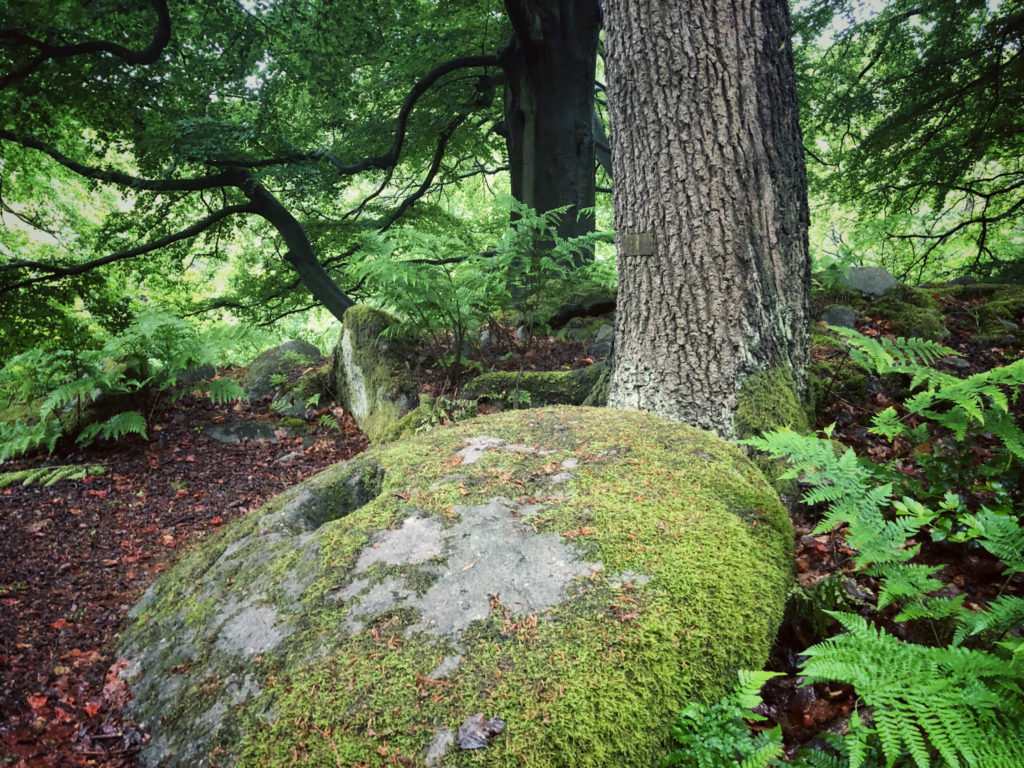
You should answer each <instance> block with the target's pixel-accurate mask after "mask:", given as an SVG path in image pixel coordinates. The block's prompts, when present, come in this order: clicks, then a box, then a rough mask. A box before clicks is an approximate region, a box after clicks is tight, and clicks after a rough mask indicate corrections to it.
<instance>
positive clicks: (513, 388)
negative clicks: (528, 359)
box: [461, 363, 607, 407]
mask: <svg viewBox="0 0 1024 768" xmlns="http://www.w3.org/2000/svg"><path fill="white" fill-rule="evenodd" d="M606 368H607V366H606V364H604V363H595V364H594V365H588V366H585V367H583V368H574V369H572V370H568V371H491V372H490V373H483V374H481V375H479V376H477V377H476V378H475V379H472V380H471V381H469V382H467V383H466V385H465V386H464V387H463V388H462V392H461V395H462V397H463V398H467V399H481V398H482V399H485V400H491V401H494V402H501V403H504V404H507V405H513V406H534V407H536V406H542V405H580V404H581V403H583V401H584V400H586V399H587V395H589V394H590V392H591V390H593V388H594V385H595V384H596V383H597V382H598V379H600V378H601V374H602V373H603V372H604V371H605V370H606Z"/></svg>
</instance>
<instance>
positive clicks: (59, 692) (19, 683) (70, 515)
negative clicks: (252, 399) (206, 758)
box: [0, 397, 366, 768]
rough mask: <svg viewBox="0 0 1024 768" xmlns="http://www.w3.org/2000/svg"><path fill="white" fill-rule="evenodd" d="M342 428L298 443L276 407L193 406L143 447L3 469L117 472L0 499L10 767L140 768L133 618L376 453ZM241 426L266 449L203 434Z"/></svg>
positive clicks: (137, 441)
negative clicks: (173, 573) (209, 541)
mask: <svg viewBox="0 0 1024 768" xmlns="http://www.w3.org/2000/svg"><path fill="white" fill-rule="evenodd" d="M339 410H340V409H339ZM338 423H339V427H340V428H339V429H335V428H333V427H325V426H321V425H319V424H318V423H316V422H314V423H312V424H310V425H309V427H308V429H307V430H301V431H300V432H301V433H298V432H296V430H295V428H294V426H290V427H283V426H282V421H281V420H280V419H279V417H277V416H276V415H275V414H273V413H271V412H270V410H269V408H268V406H267V404H266V403H257V404H252V405H250V404H238V405H233V406H231V405H224V406H215V405H212V404H211V403H210V402H209V401H208V400H205V399H194V398H190V397H187V398H183V399H181V400H179V401H177V402H176V403H174V404H173V405H171V406H170V407H168V408H167V409H165V410H164V411H163V412H161V413H158V414H157V415H156V417H155V419H154V422H153V424H152V426H151V439H150V440H149V441H148V442H147V441H144V440H142V439H141V438H137V437H134V436H133V437H129V438H125V439H122V440H120V441H118V442H117V443H113V444H99V443H97V444H94V445H93V446H90V447H89V448H87V449H80V450H72V451H69V452H65V453H60V452H58V454H56V455H54V456H51V457H47V458H45V460H43V459H41V458H37V459H35V460H26V461H22V462H12V463H11V466H10V467H5V469H21V468H24V467H29V466H37V465H41V464H43V463H48V464H68V463H76V464H90V465H102V466H103V467H105V468H106V471H105V473H104V474H102V475H96V476H87V477H85V478H84V479H83V480H80V481H71V480H65V481H61V482H58V483H56V484H55V485H53V486H51V487H49V488H45V487H40V486H38V485H30V486H27V487H26V486H22V485H21V484H20V483H17V484H15V485H12V486H9V487H7V488H4V489H2V490H0V563H2V564H3V566H2V568H0V617H2V620H0V765H9V764H11V763H12V762H13V764H15V765H17V766H26V767H28V766H33V767H34V766H109V767H111V768H112V767H113V766H130V765H134V764H135V760H134V755H135V753H136V752H137V750H138V746H139V744H140V743H141V741H142V739H143V735H142V734H141V733H139V732H138V731H137V730H136V729H135V727H134V726H133V725H132V724H131V723H129V722H126V721H125V720H124V719H123V718H122V716H121V709H122V707H123V706H124V704H125V701H126V691H125V690H124V684H123V683H122V682H121V681H120V679H119V678H118V677H117V673H116V669H117V668H116V662H117V659H116V657H115V648H114V646H115V644H116V643H115V639H116V636H117V633H118V632H119V631H120V629H121V628H122V627H123V625H124V621H125V617H126V614H127V612H128V610H129V609H130V607H131V606H132V604H133V603H134V602H135V601H136V600H137V599H138V598H139V596H140V595H141V594H142V592H143V591H144V590H145V589H146V587H148V586H149V584H150V583H151V582H152V581H153V580H154V579H155V578H156V576H157V574H159V573H160V572H161V571H163V570H165V569H166V568H167V567H168V566H169V565H170V564H171V563H172V562H173V561H174V559H175V557H176V556H177V555H178V553H179V552H180V551H182V550H183V549H185V548H187V547H189V546H191V545H193V544H195V543H196V542H197V541H198V540H200V539H202V538H203V537H204V536H206V535H207V534H209V533H210V532H211V531H213V530H216V529H217V528H218V527H219V526H221V525H224V524H226V523H228V522H230V521H231V520H233V519H235V518H237V517H241V516H243V515H245V514H246V513H248V512H249V511H251V510H254V509H257V508H258V507H259V506H260V505H261V504H263V502H264V501H266V500H267V499H269V498H270V497H272V496H273V495H275V494H277V493H279V492H280V491H282V490H284V489H285V488H287V487H288V486H290V485H294V484H295V483H298V482H300V481H302V480H304V479H305V478H307V477H309V476H310V475H312V474H313V473H315V472H317V471H319V470H321V469H323V468H324V467H326V466H328V465H330V464H333V463H335V462H337V461H340V460H342V459H346V458H349V457H351V456H353V455H355V454H356V453H359V452H360V451H362V450H365V448H366V438H365V437H364V436H363V434H362V432H360V431H359V428H358V427H357V426H356V425H355V422H353V421H352V419H351V418H350V417H348V416H347V415H341V418H340V419H339V420H338ZM237 424H242V425H245V427H246V428H249V429H257V430H258V431H259V434H260V437H261V438H263V439H253V440H245V441H242V442H239V443H237V444H233V445H232V444H224V443H222V442H218V441H215V440H214V439H212V438H211V437H209V436H208V434H207V433H206V431H205V429H206V428H208V427H209V425H218V426H220V427H222V428H223V427H225V426H228V427H230V426H231V425H237ZM260 427H262V429H259V428H260Z"/></svg>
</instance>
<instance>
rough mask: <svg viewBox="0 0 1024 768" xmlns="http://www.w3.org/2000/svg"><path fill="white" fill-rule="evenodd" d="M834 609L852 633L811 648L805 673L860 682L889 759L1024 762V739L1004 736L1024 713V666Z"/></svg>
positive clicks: (924, 763) (925, 765)
mask: <svg viewBox="0 0 1024 768" xmlns="http://www.w3.org/2000/svg"><path fill="white" fill-rule="evenodd" d="M833 616H834V618H835V619H836V620H837V621H839V623H840V624H841V625H842V626H843V627H844V629H845V630H846V632H844V633H843V634H841V635H838V636H837V637H834V638H830V639H828V640H825V641H824V642H822V643H819V644H817V645H815V646H812V647H811V648H808V649H807V650H806V651H805V652H804V655H805V657H806V661H805V662H804V664H803V667H802V669H801V673H802V674H803V676H804V677H805V679H806V680H807V682H809V683H815V682H839V683H845V684H848V685H852V686H853V687H854V689H855V690H856V691H857V695H858V696H860V698H861V699H862V700H863V701H864V703H865V704H866V705H867V706H868V707H870V708H871V711H872V718H873V721H874V730H875V733H876V734H877V737H878V740H879V743H880V744H881V748H882V751H883V752H884V754H885V758H886V761H887V764H888V765H892V764H894V763H895V762H896V760H897V759H899V758H900V757H902V756H905V755H906V756H909V757H910V758H911V759H912V760H913V762H914V764H915V765H917V766H918V767H919V768H929V767H930V766H931V765H932V756H933V754H938V755H939V756H940V757H941V758H942V760H943V761H945V764H946V765H949V766H954V767H955V766H961V765H967V766H975V765H982V764H985V765H992V766H1005V767H1006V768H1011V767H1012V766H1020V765H1022V764H1024V762H1022V761H1024V743H1016V744H1015V743H1012V742H1008V741H1006V739H1007V736H1008V734H1009V732H1010V731H1011V729H1012V728H1014V727H1016V726H1015V724H1016V723H1017V722H1018V721H1019V718H1020V717H1021V716H1022V715H1024V696H1022V693H1021V683H1024V668H1022V667H1021V665H1019V664H1015V663H1013V662H1011V661H1007V660H1006V659H1003V658H1001V657H999V656H996V655H994V654H991V653H986V652H983V651H976V650H969V649H966V648H957V647H950V648H930V647H926V646H922V645H915V644H912V643H905V642H903V641H901V640H899V639H897V638H895V637H893V636H892V635H889V634H887V633H886V632H884V631H882V630H880V629H877V628H876V627H874V626H872V625H871V624H869V623H868V622H867V621H865V620H864V619H863V618H862V617H860V616H857V615H854V614H846V613H835V614H833ZM983 759H984V761H985V762H984V763H983V762H982V760H983ZM851 765H853V762H852V761H851Z"/></svg>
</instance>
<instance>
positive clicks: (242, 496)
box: [0, 298, 1024, 768]
mask: <svg viewBox="0 0 1024 768" xmlns="http://www.w3.org/2000/svg"><path fill="white" fill-rule="evenodd" d="M941 307H942V311H943V314H944V316H945V321H946V325H947V327H948V328H949V329H950V331H951V336H950V338H949V339H947V340H946V342H945V343H946V344H948V345H949V346H951V347H953V348H954V349H956V350H957V351H958V352H959V353H960V354H961V356H962V357H961V359H960V360H957V361H953V360H951V361H949V362H948V363H945V365H948V366H949V367H950V370H951V372H955V373H957V374H958V375H968V374H970V373H972V372H975V371H979V370H985V369H988V368H990V367H993V366H995V365H1000V364H1005V363H1008V362H1011V361H1012V360H1015V359H1019V358H1020V357H1021V355H1022V354H1024V349H1022V348H1021V347H1020V346H1019V344H1018V345H1017V346H1014V345H1013V344H1009V345H1006V346H999V345H993V344H991V343H988V342H985V343H982V342H980V341H978V340H976V338H975V336H974V328H975V327H976V324H975V323H973V322H972V317H973V315H972V307H971V305H970V301H969V300H959V299H953V298H947V299H944V300H943V301H942V304H941ZM858 328H859V330H861V331H862V332H864V333H867V334H869V335H885V334H889V333H891V331H892V329H891V327H889V323H888V321H887V320H885V319H883V318H873V317H871V316H870V314H869V315H868V316H865V317H862V318H861V319H860V320H859V321H858ZM494 334H495V338H496V344H495V347H494V350H493V352H492V354H491V356H490V358H489V359H481V360H480V361H479V362H480V363H481V365H482V366H486V367H487V368H493V369H502V368H504V369H515V368H520V369H532V370H545V369H547V370H550V369H553V368H567V367H578V366H580V365H585V364H587V363H589V362H592V360H590V359H589V358H587V357H586V354H585V352H584V350H583V346H582V345H580V344H579V343H576V342H567V341H562V340H557V339H554V338H544V339H539V340H536V341H535V342H534V343H532V344H530V345H529V346H527V347H525V348H524V347H522V346H521V345H518V344H517V343H516V341H515V339H514V331H513V329H494ZM1018 338H1020V336H1018ZM836 354H837V353H836V350H834V349H830V348H826V347H816V348H815V349H814V356H815V358H816V359H817V360H819V361H822V360H824V361H826V362H827V361H828V360H829V358H830V357H831V356H834V355H836ZM441 375H442V374H441V372H439V371H437V372H433V373H432V374H431V372H427V375H426V376H425V377H424V382H423V388H424V390H425V391H434V392H440V391H441V390H443V389H445V388H446V387H445V383H444V382H441V380H440V377H441ZM434 379H436V381H435V380H434ZM825 391H826V392H827V395H826V397H825V398H824V399H823V400H822V402H820V403H818V408H817V423H818V426H824V425H826V424H831V423H835V424H836V431H835V434H834V436H835V437H836V438H837V439H839V440H841V441H843V442H844V443H846V444H847V445H850V446H852V447H854V448H855V449H856V450H857V452H858V453H859V454H861V455H866V456H872V457H874V458H877V459H879V460H890V459H893V458H894V456H893V450H894V449H893V448H892V447H891V446H889V445H888V444H887V443H885V442H884V441H883V440H881V439H879V438H876V437H874V436H873V435H871V434H870V433H869V432H868V429H867V428H868V426H869V424H870V420H871V417H872V415H873V414H874V413H876V412H877V411H880V410H882V409H883V408H885V407H887V406H888V405H890V404H892V403H893V402H895V401H898V399H899V398H900V396H901V394H902V393H900V392H898V391H893V390H891V389H890V388H889V386H888V384H887V383H886V382H883V381H881V380H871V381H870V382H869V383H868V386H867V388H866V390H865V391H864V392H863V393H862V396H860V397H857V398H853V399H850V398H848V397H846V396H845V395H847V394H848V393H846V392H844V390H843V389H842V388H841V387H838V386H837V387H834V388H826V390H825ZM322 415H332V416H333V417H334V419H333V423H332V420H331V419H325V420H321V419H320V418H319V416H322ZM240 423H244V424H246V425H250V426H249V427H248V428H249V429H250V430H251V435H252V439H245V440H241V441H240V442H237V443H234V444H225V443H223V442H220V441H217V440H214V439H212V437H211V436H210V434H209V430H210V429H211V428H217V427H218V426H219V427H225V426H227V427H231V426H232V425H237V424H240ZM335 424H336V426H335ZM252 425H255V426H252ZM365 448H366V439H365V437H364V436H363V435H362V433H361V432H360V431H359V429H358V427H357V426H356V425H355V423H354V421H353V420H352V419H351V418H350V417H349V416H347V415H346V414H344V412H343V411H342V410H341V409H338V408H335V409H333V410H329V409H326V408H324V409H319V411H318V412H316V413H310V414H307V419H306V423H305V425H304V426H299V425H297V424H296V420H295V419H292V420H289V421H288V422H287V423H286V422H285V421H284V420H282V419H281V418H280V416H279V415H278V414H275V413H274V412H272V411H271V409H270V407H269V403H268V402H256V403H242V404H235V405H222V406H216V405H213V404H211V403H210V402H208V401H206V400H201V399H195V398H191V397H185V398H182V399H180V400H178V401H176V402H174V403H173V404H169V405H168V406H166V407H165V408H164V409H163V410H162V411H160V412H158V413H157V414H156V415H155V417H154V420H153V428H152V430H151V435H150V440H148V441H144V440H142V439H140V438H136V437H131V438H127V439H124V440H121V441H119V442H117V443H113V444H96V445H94V446H91V447H89V448H88V449H68V450H63V451H60V452H58V454H57V455H54V456H50V457H45V456H40V457H35V458H29V459H26V460H23V461H20V462H11V463H10V465H9V466H5V467H4V469H5V470H10V469H21V468H27V467H33V466H40V465H42V464H68V463H76V464H89V465H102V466H103V467H104V468H105V471H104V473H103V474H97V475H93V476H86V477H85V478H83V479H81V480H65V481H61V482H58V483H56V484H54V485H52V486H50V487H41V486H39V485H30V486H22V485H21V484H14V485H11V486H8V487H6V488H2V489H0V765H15V766H19V768H20V767H21V766H24V767H25V768H29V767H32V768H34V767H36V766H104V767H106V768H114V767H115V766H116V767H119V768H125V767H127V766H134V765H135V764H136V760H135V756H136V754H137V752H138V748H139V746H140V745H141V744H142V743H143V741H144V739H145V738H146V735H145V734H143V733H141V732H139V730H138V729H137V728H136V727H135V726H134V724H132V723H131V722H129V721H127V720H126V719H125V718H124V717H122V710H123V707H124V705H125V703H126V700H127V696H128V693H127V691H126V690H125V688H124V685H123V683H122V682H121V681H120V679H119V677H118V675H117V671H118V661H117V658H116V655H115V646H116V638H117V635H118V632H119V631H120V629H121V628H122V627H123V625H124V622H125V619H126V615H127V612H128V610H129V609H130V607H131V605H132V604H133V603H134V602H135V601H136V600H137V599H138V597H139V596H140V595H141V593H142V592H143V591H144V590H145V589H146V587H147V586H148V585H149V584H150V583H151V582H152V581H153V580H154V579H155V578H156V576H157V575H158V574H159V573H160V572H162V571H163V570H165V569H167V568H168V567H169V566H170V565H171V564H172V563H173V561H174V559H175V558H176V557H177V556H178V554H179V553H180V552H181V551H182V550H184V549H186V548H188V547H189V546H192V545H194V544H195V543H196V542H197V541H198V540H200V539H202V538H203V537H204V536H206V535H208V534H209V533H210V532H211V531H214V530H216V529H217V528H218V527H219V526H221V525H224V524H226V523H228V522H230V521H231V520H233V519H235V518H238V517H241V516H244V515H245V514H247V513H248V512H250V511H252V510H254V509H256V508H258V507H259V506H260V505H261V504H262V503H263V502H264V501H266V500H267V499H268V498H270V497H271V496H273V495H274V494H276V493H278V492H280V491H281V490H283V489H284V488H286V487H288V486H290V485H293V484H295V483H298V482H300V481H302V480H303V479H305V478H307V477H309V476H310V475H312V474H314V473H315V472H317V471H319V470H321V469H323V468H324V467H326V466H328V465H330V464H332V463H334V462H337V461H340V460H343V459H346V458H349V457H351V456H353V455H355V454H356V453H359V452H360V451H362V450H365ZM895 458H896V459H903V460H905V465H906V470H907V471H908V472H913V471H914V468H913V459H912V457H910V456H907V457H899V456H895ZM977 460H978V461H984V460H985V455H984V446H979V452H978V455H977ZM819 515H820V510H814V509H808V508H805V507H801V506H797V507H796V508H795V510H794V523H795V526H796V541H795V557H796V573H797V580H798V584H799V586H800V587H801V588H805V589H811V588H813V587H814V586H815V585H816V584H818V583H819V582H821V581H823V580H825V579H833V580H835V581H836V583H837V584H838V585H839V587H840V588H841V589H842V590H843V592H844V593H845V595H846V597H847V598H849V601H850V604H851V605H855V604H856V603H857V601H858V600H860V601H862V602H863V604H864V610H865V612H867V611H868V610H869V608H868V606H869V603H870V602H871V599H870V598H871V594H870V590H871V586H872V585H871V584H870V583H866V582H865V581H864V579H863V578H862V577H855V576H854V574H853V571H852V566H851V562H850V558H851V555H852V552H851V551H850V550H849V549H847V548H846V547H845V546H844V545H843V543H842V541H841V539H840V538H839V537H837V536H836V535H835V534H822V535H812V533H811V530H812V529H813V527H814V525H815V523H816V521H817V519H818V518H819ZM927 554H928V553H927V552H926V555H927ZM936 556H937V557H938V558H939V559H940V561H941V562H945V563H948V564H949V565H948V566H947V569H946V572H945V573H944V574H943V580H944V581H945V582H946V583H947V584H948V585H949V589H950V590H955V591H961V592H964V593H967V595H968V596H969V599H970V600H984V599H985V598H986V597H987V596H991V594H992V593H993V592H994V590H996V589H998V588H999V586H1000V585H1001V584H1002V583H1003V581H1004V580H1003V579H1000V573H999V569H998V567H997V565H996V563H995V561H994V560H992V559H991V558H988V557H987V556H986V555H985V554H984V553H978V552H969V551H967V550H964V551H959V552H955V553H950V552H942V553H936ZM1019 582H1020V579H1019V578H1018V583H1013V584H1010V585H1009V589H1010V590H1012V591H1018V592H1020V593H1024V583H1019ZM813 624H814V622H813V621H812V620H810V619H809V618H808V617H807V616H806V615H798V614H793V615H790V617H789V618H788V620H787V622H786V624H785V626H784V627H783V629H782V632H781V633H780V636H779V641H778V644H777V646H776V649H775V651H774V653H773V657H772V659H771V661H770V666H771V668H773V669H776V670H779V671H783V672H786V673H788V674H787V676H785V677H781V678H777V679H776V680H774V681H772V682H771V683H770V684H769V686H768V687H767V689H766V695H765V704H764V705H763V710H764V713H765V714H766V715H768V716H769V717H770V718H771V719H770V721H769V723H768V725H771V724H773V723H775V722H778V723H780V724H781V725H782V726H783V729H784V732H785V735H786V741H787V745H788V746H789V747H790V748H791V749H792V748H795V747H796V746H797V745H799V744H802V743H806V742H808V741H811V740H813V739H814V738H815V737H816V736H817V735H818V734H820V733H821V732H822V731H824V730H827V729H834V728H841V727H842V724H843V722H844V721H845V718H846V717H847V716H848V715H849V713H850V711H851V710H852V708H853V706H854V702H855V699H854V696H853V692H852V691H851V690H849V689H848V688H843V687H839V686H835V687H830V686H827V685H818V686H814V687H809V688H801V687H799V685H798V678H797V677H796V676H795V674H794V673H795V670H796V663H797V658H798V655H799V652H800V651H801V650H802V649H804V648H806V647H807V646H808V645H809V644H811V643H813V642H815V641H816V640H817V639H820V637H819V636H820V633H821V631H822V628H821V627H820V626H813ZM889 628H890V629H892V630H893V631H895V632H904V631H905V627H902V626H899V625H895V626H893V625H890V627H889Z"/></svg>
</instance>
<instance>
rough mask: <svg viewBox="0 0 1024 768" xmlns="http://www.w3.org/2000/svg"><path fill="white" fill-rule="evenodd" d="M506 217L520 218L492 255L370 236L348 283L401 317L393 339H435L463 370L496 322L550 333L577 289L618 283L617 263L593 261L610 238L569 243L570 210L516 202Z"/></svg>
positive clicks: (407, 236)
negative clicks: (565, 226) (472, 346)
mask: <svg viewBox="0 0 1024 768" xmlns="http://www.w3.org/2000/svg"><path fill="white" fill-rule="evenodd" d="M504 210H505V211H506V215H508V214H509V213H511V214H514V216H515V218H514V219H513V220H512V223H511V224H510V226H509V227H508V228H507V229H506V230H505V232H504V233H503V234H502V235H501V237H500V238H499V239H498V241H497V243H496V244H495V245H494V247H493V248H492V249H491V250H487V251H479V250H478V249H476V248H475V247H474V244H473V243H472V242H467V239H464V238H460V237H457V236H455V235H452V234H436V233H432V232H429V231H421V230H417V229H414V228H411V227H404V228H401V229H398V230H395V231H392V232H390V233H388V234H385V235H373V236H370V237H368V238H367V239H366V241H365V245H364V248H363V250H362V251H360V252H359V253H358V254H356V255H355V256H354V257H353V258H352V260H351V262H350V264H349V266H348V269H347V272H346V275H347V279H348V280H349V281H351V282H353V283H356V284H360V285H362V284H365V285H366V286H368V288H369V290H370V292H371V293H372V296H373V297H374V299H375V301H376V302H377V303H379V304H380V305H381V306H382V307H383V308H384V309H387V310H388V311H389V312H390V313H391V314H392V315H394V316H395V318H396V319H397V320H398V322H397V323H395V324H394V325H392V326H391V327H390V328H389V330H388V333H390V334H392V335H395V336H419V337H426V338H428V339H430V340H431V341H432V342H433V343H434V345H435V346H437V347H438V348H441V349H446V350H448V359H449V361H450V367H451V368H453V369H456V370H457V369H459V368H460V367H461V365H462V356H463V351H464V349H465V347H466V346H467V345H468V344H469V341H470V339H474V338H476V336H477V335H478V333H479V331H480V329H481V328H482V327H483V326H484V325H485V324H487V323H488V322H490V321H491V320H493V319H495V318H497V317H505V318H509V319H513V320H515V321H516V322H518V323H521V324H524V325H526V326H527V327H528V328H529V329H531V330H532V329H538V328H542V327H543V326H544V325H545V323H546V320H547V318H548V317H550V316H551V314H553V312H554V310H555V309H556V308H557V307H558V305H559V303H560V302H561V301H562V299H563V297H564V296H565V295H567V294H568V292H569V291H570V289H573V290H579V289H586V288H587V287H588V285H602V286H607V285H608V284H609V283H610V282H613V281H614V271H613V270H614V268H613V267H609V264H610V262H609V261H605V260H601V261H589V260H587V258H586V256H587V254H589V252H590V251H591V250H592V249H593V247H594V246H595V244H596V243H598V242H607V241H608V240H609V237H610V236H609V235H608V234H607V233H593V234H591V235H585V236H582V237H576V238H568V239H566V238H561V237H559V235H558V232H557V227H558V222H559V219H560V217H561V215H562V214H563V213H564V211H560V210H554V211H549V212H547V213H544V214H538V213H537V212H535V211H533V210H532V209H530V208H529V207H528V206H524V205H521V204H519V203H516V202H515V201H512V200H507V201H505V208H504ZM581 262H584V263H582V265H581V264H580V263H581Z"/></svg>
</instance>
